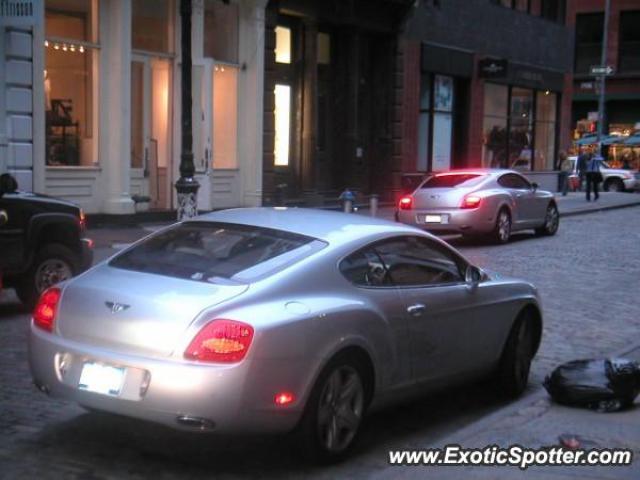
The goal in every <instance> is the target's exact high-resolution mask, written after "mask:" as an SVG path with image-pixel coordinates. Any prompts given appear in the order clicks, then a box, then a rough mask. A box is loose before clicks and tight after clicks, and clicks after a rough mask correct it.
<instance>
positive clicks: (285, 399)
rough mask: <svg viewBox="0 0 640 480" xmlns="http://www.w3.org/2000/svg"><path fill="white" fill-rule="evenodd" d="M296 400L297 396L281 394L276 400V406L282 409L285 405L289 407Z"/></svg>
mask: <svg viewBox="0 0 640 480" xmlns="http://www.w3.org/2000/svg"><path fill="white" fill-rule="evenodd" d="M294 400H295V396H294V395H293V393H291V392H280V393H278V394H277V395H276V396H275V398H274V402H275V404H276V405H279V406H281V407H283V406H285V405H289V404H290V403H291V402H293V401H294Z"/></svg>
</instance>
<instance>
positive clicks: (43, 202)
mask: <svg viewBox="0 0 640 480" xmlns="http://www.w3.org/2000/svg"><path fill="white" fill-rule="evenodd" d="M2 199H3V200H5V201H10V202H20V203H25V204H29V205H31V206H32V207H34V208H37V209H38V210H41V211H46V212H57V213H71V214H73V215H78V213H79V210H80V207H79V206H78V205H76V204H75V203H73V202H69V201H67V200H64V199H62V198H56V197H50V196H48V195H42V194H40V193H34V192H22V191H16V192H11V193H5V194H4V195H2Z"/></svg>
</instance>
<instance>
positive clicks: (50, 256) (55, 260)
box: [16, 243, 80, 308]
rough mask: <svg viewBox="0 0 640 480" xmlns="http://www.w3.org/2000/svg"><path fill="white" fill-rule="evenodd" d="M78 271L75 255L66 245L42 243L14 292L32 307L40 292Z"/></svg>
mask: <svg viewBox="0 0 640 480" xmlns="http://www.w3.org/2000/svg"><path fill="white" fill-rule="evenodd" d="M79 271H80V268H79V266H78V259H77V256H76V255H74V253H73V251H71V250H70V249H69V248H68V247H66V246H64V245H61V244H57V243H52V244H49V245H44V246H43V247H42V248H40V250H38V252H37V253H36V256H35V258H34V260H33V264H32V265H31V267H30V268H29V270H28V271H27V272H26V273H25V274H24V275H23V276H22V278H20V280H19V281H18V282H17V284H16V293H17V294H18V298H19V299H20V301H21V302H22V303H23V304H25V305H26V306H27V307H29V308H33V307H34V306H35V304H36V302H37V301H38V297H39V296H40V294H41V293H42V292H44V291H45V290H46V289H47V288H49V287H51V286H53V285H55V284H56V283H59V282H62V281H64V280H67V279H69V278H71V277H73V276H74V275H77V274H78V272H79Z"/></svg>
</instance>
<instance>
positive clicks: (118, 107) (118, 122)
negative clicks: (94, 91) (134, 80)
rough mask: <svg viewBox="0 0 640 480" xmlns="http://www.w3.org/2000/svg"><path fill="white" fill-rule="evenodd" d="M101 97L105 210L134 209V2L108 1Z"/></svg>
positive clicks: (105, 12) (104, 9)
mask: <svg viewBox="0 0 640 480" xmlns="http://www.w3.org/2000/svg"><path fill="white" fill-rule="evenodd" d="M101 13H104V14H105V15H104V18H103V21H102V22H101V24H100V27H101V40H100V43H101V45H102V50H101V53H100V55H101V63H100V84H101V88H100V91H101V95H100V98H99V107H98V108H100V112H101V113H100V124H99V125H98V131H99V132H100V166H101V168H102V176H101V183H102V185H104V186H105V190H106V192H105V197H104V198H105V200H104V204H103V211H104V212H105V213H111V214H126V213H133V212H134V203H133V200H131V192H130V183H131V180H130V175H131V173H130V172H131V2H123V1H120V0H108V1H106V2H104V8H103V10H102V12H101Z"/></svg>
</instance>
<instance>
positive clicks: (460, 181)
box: [420, 173, 484, 188]
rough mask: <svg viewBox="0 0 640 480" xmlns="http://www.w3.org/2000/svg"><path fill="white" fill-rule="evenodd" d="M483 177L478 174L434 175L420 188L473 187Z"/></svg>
mask: <svg viewBox="0 0 640 480" xmlns="http://www.w3.org/2000/svg"><path fill="white" fill-rule="evenodd" d="M483 178H484V175H481V174H479V173H455V174H450V175H435V176H433V177H431V178H428V179H427V181H426V182H424V183H423V184H422V187H420V188H457V187H473V186H475V185H477V184H478V183H480V182H481V181H482V179H483Z"/></svg>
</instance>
